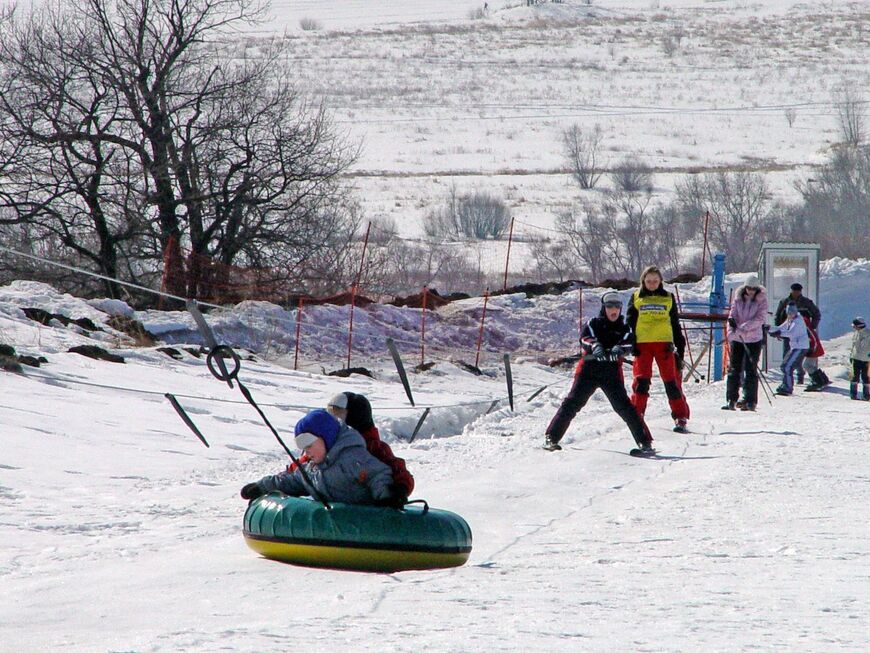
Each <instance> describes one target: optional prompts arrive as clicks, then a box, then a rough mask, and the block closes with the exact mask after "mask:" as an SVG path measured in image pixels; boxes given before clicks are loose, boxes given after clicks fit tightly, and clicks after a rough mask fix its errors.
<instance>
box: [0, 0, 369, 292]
mask: <svg viewBox="0 0 870 653" xmlns="http://www.w3.org/2000/svg"><path fill="white" fill-rule="evenodd" d="M262 11H263V6H262V5H261V4H260V2H259V0H190V1H189V2H185V3H182V4H178V3H174V2H151V1H150V0H122V1H120V2H117V1H115V0H85V1H84V2H83V4H82V6H80V7H76V8H75V9H74V10H69V11H61V10H57V9H53V8H50V9H44V10H40V11H38V12H36V13H34V14H32V15H31V16H29V17H26V18H25V19H23V20H21V21H16V20H14V19H13V20H9V21H6V22H3V23H0V43H2V46H0V66H2V68H3V72H4V75H5V77H4V80H3V86H2V89H0V93H2V95H0V114H2V115H0V123H2V124H4V125H11V127H12V128H14V129H12V132H13V133H14V134H15V135H16V136H17V137H18V139H17V141H16V143H21V144H22V147H23V148H25V149H27V148H30V150H31V153H30V157H31V159H33V158H34V157H35V158H36V160H37V161H49V160H51V161H61V160H65V161H67V164H66V168H65V169H63V174H62V175H61V174H58V173H57V171H58V170H61V167H60V166H58V165H55V166H54V168H53V169H51V170H48V169H46V167H45V166H44V165H43V166H42V167H39V166H37V167H35V168H34V169H33V170H34V172H33V175H34V179H35V180H36V183H42V182H43V181H44V180H45V179H49V178H52V177H54V178H55V179H56V182H57V183H56V184H55V188H56V189H57V190H53V191H51V192H48V191H47V190H46V189H40V190H41V191H42V192H41V195H40V196H39V206H41V207H43V208H42V209H41V210H42V211H43V214H44V215H45V216H47V218H48V217H49V216H50V215H51V214H52V213H53V214H54V216H55V218H54V219H55V220H57V219H59V217H58V216H59V215H60V214H61V211H60V210H59V209H58V206H59V204H60V202H61V201H62V199H63V198H66V197H72V196H73V195H75V194H76V193H77V194H78V197H79V199H78V201H79V202H80V203H81V204H82V205H83V206H85V207H86V211H87V212H89V213H90V216H89V219H90V221H91V222H92V223H94V224H95V225H96V224H97V222H98V217H99V214H100V213H102V214H103V215H109V214H111V215H112V216H113V220H115V221H116V223H117V228H116V229H115V230H114V232H112V230H109V231H110V232H111V233H109V235H107V236H106V238H104V242H105V243H111V242H112V238H115V239H117V238H119V237H121V236H127V235H128V232H129V234H130V236H131V237H133V235H134V234H135V239H134V242H133V243H132V244H130V245H129V246H126V245H125V246H124V247H122V248H121V249H122V250H123V251H125V252H126V253H127V255H128V256H142V257H148V258H150V259H151V261H152V265H151V267H152V269H153V268H154V267H155V266H159V262H160V260H161V257H162V256H163V254H164V253H165V252H169V253H170V257H169V258H170V263H169V267H170V269H172V270H181V268H182V267H183V261H182V260H181V256H180V243H181V242H182V239H184V240H185V241H186V242H189V243H190V246H191V248H192V250H193V254H194V256H192V257H191V261H193V264H192V265H193V267H192V269H190V270H188V272H189V273H190V274H189V278H185V277H186V275H185V274H184V273H183V271H182V273H181V274H178V275H175V274H171V275H169V276H170V278H169V281H170V287H169V290H170V291H171V292H175V293H177V294H184V293H185V292H187V293H189V294H191V295H196V294H197V286H198V284H199V270H198V269H197V267H196V266H197V265H198V263H197V261H200V260H202V257H209V258H211V259H216V260H218V261H220V262H221V263H223V264H224V265H230V264H243V265H250V266H266V265H270V266H274V267H276V268H281V269H283V270H284V273H283V274H285V275H287V276H289V275H297V274H298V275H302V276H305V275H306V274H308V275H309V276H310V274H309V273H308V272H304V269H305V267H306V266H307V265H308V262H311V263H312V265H313V266H314V267H319V268H322V267H323V261H324V260H329V259H330V256H329V252H334V250H335V248H336V247H340V246H342V243H343V242H347V240H348V238H347V234H348V233H350V232H352V231H353V227H354V226H355V223H354V221H355V220H356V219H357V215H356V212H355V209H354V207H353V203H352V202H348V201H347V200H346V198H345V196H344V195H345V194H344V193H342V190H341V187H340V176H341V174H342V172H343V171H344V170H346V168H347V166H348V165H349V164H350V163H352V161H353V160H354V158H355V156H356V155H357V151H356V150H355V148H353V147H350V146H348V145H347V144H346V143H345V142H344V141H343V140H342V139H341V138H339V137H338V136H337V134H336V133H335V131H334V130H333V128H332V126H331V125H330V122H329V120H328V116H327V113H326V111H325V109H324V107H322V106H320V105H317V104H311V103H309V102H306V101H305V100H304V98H303V97H302V96H301V94H300V93H299V92H298V91H296V90H295V88H294V85H293V83H292V81H291V79H290V78H289V76H288V75H289V73H288V72H287V70H286V68H285V67H283V66H280V65H278V64H277V61H278V56H279V53H280V48H279V41H277V40H276V41H274V42H272V43H271V44H267V46H266V47H263V48H262V49H261V51H260V53H259V56H258V57H247V56H245V53H244V52H233V51H232V49H231V48H227V49H221V48H219V47H218V45H217V42H216V40H217V37H219V35H220V34H222V33H223V32H224V31H225V30H226V29H227V28H230V27H232V26H236V25H238V24H239V23H245V22H251V21H256V20H258V19H260V18H262V17H263V16H264V14H263V13H262ZM33 37H36V38H33ZM40 151H42V152H46V151H48V152H50V154H51V156H50V157H43V156H36V154H34V153H39V152H40ZM10 154H11V152H10ZM15 156H17V157H19V158H20V157H21V156H22V154H21V153H20V152H16V153H15ZM7 171H8V167H7ZM2 173H3V166H2V164H0V174H2ZM107 173H111V175H113V176H111V180H112V183H113V184H114V183H118V184H119V185H118V192H117V193H115V198H116V199H115V201H114V205H113V206H112V210H111V211H107V210H106V206H105V198H106V197H107V193H106V190H107V188H108V187H107V186H106V183H107V181H108V180H109V179H110V177H109V176H107ZM95 184H96V185H95ZM121 184H123V185H121ZM52 193H53V194H54V196H53V197H52ZM19 195H20V194H19ZM10 196H11V195H10ZM30 196H31V197H33V198H34V199H36V198H37V194H35V193H34V192H31V193H30ZM16 201H17V202H18V204H15V205H14V206H16V210H19V217H21V218H24V219H27V220H29V221H30V220H32V219H33V217H34V215H35V214H34V213H33V209H32V208H31V209H29V211H30V212H29V213H27V212H26V211H27V210H28V209H27V207H26V206H25V205H24V204H22V203H21V200H20V197H19V198H16ZM7 205H8V206H13V204H12V203H7ZM133 211H136V212H137V213H138V214H139V215H140V216H142V217H141V218H140V219H139V220H138V221H137V222H135V223H133V230H132V231H130V230H129V229H130V227H131V224H130V223H129V217H130V216H131V215H133ZM64 213H66V212H64ZM141 225H144V226H145V228H144V229H142V228H141ZM55 226H56V224H55ZM92 230H93V231H96V232H99V229H98V228H97V227H93V229H92ZM104 231H105V230H104ZM73 236H74V233H73V231H72V230H70V231H69V233H68V234H67V236H66V241H65V242H67V243H68V244H67V246H68V247H70V248H72V249H75V250H77V251H78V246H79V245H80V242H81V240H80V239H74V238H73ZM84 249H90V248H84ZM100 251H101V252H102V249H101V250H100ZM78 253H79V254H80V255H82V256H87V252H86V251H79V252H78ZM100 256H101V259H100V266H101V267H102V268H103V269H104V270H106V271H108V270H109V268H110V267H111V266H112V263H111V260H110V258H111V257H110V256H109V255H103V254H101V255H100ZM334 258H335V257H334V256H333V257H332V259H334ZM139 267H141V266H138V265H129V264H128V265H127V269H128V271H131V272H133V273H135V272H134V271H135V269H137V268H139Z"/></svg>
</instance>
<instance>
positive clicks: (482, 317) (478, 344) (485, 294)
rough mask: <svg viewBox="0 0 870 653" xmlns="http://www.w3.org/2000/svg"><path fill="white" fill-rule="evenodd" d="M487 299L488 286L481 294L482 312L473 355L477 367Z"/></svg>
mask: <svg viewBox="0 0 870 653" xmlns="http://www.w3.org/2000/svg"><path fill="white" fill-rule="evenodd" d="M488 301H489V288H487V289H486V292H485V293H484V294H483V314H482V315H481V316H480V332H479V333H478V334H477V354H476V355H475V357H474V366H475V367H479V363H480V346H481V344H482V343H483V323H484V322H485V321H486V303H487V302H488Z"/></svg>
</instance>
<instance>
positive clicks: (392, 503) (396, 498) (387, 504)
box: [376, 483, 408, 510]
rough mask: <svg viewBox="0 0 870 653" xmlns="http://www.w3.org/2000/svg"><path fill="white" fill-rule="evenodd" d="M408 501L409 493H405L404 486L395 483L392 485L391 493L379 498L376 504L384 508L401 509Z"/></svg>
mask: <svg viewBox="0 0 870 653" xmlns="http://www.w3.org/2000/svg"><path fill="white" fill-rule="evenodd" d="M406 503H408V495H407V494H405V490H404V489H403V488H402V487H400V486H398V485H396V484H395V483H394V484H393V485H391V486H390V495H389V496H388V497H386V498H384V499H379V500H378V501H377V504H376V505H378V506H381V507H382V508H395V509H396V510H401V509H402V506H404V505H405V504H406Z"/></svg>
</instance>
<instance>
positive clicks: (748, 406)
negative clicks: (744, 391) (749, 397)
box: [740, 401, 755, 413]
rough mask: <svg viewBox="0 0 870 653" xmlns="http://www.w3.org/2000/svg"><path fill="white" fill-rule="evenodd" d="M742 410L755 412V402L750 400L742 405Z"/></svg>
mask: <svg viewBox="0 0 870 653" xmlns="http://www.w3.org/2000/svg"><path fill="white" fill-rule="evenodd" d="M740 410H742V411H744V412H752V413H754V412H755V404H752V403H749V402H748V401H747V402H746V403H745V404H743V405H742V406H741V407H740Z"/></svg>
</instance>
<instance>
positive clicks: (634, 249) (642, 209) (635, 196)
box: [602, 191, 656, 277]
mask: <svg viewBox="0 0 870 653" xmlns="http://www.w3.org/2000/svg"><path fill="white" fill-rule="evenodd" d="M651 201H652V195H651V193H628V192H626V191H614V192H612V193H608V195H607V197H606V198H605V200H604V203H603V207H602V209H603V215H604V216H605V218H606V219H608V221H609V222H610V224H611V225H612V227H611V233H612V234H613V237H614V238H615V239H616V240H617V242H618V247H619V254H620V255H619V256H618V258H617V260H618V265H613V266H612V269H613V270H614V271H616V272H618V273H619V274H621V275H622V276H626V277H635V276H637V275H638V274H640V271H641V269H642V268H643V267H644V266H645V265H648V264H649V260H650V259H649V251H650V249H651V248H650V245H651V244H652V242H653V241H654V240H655V238H656V234H655V232H654V230H653V227H652V214H651V211H650V210H649V207H650V203H651Z"/></svg>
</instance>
